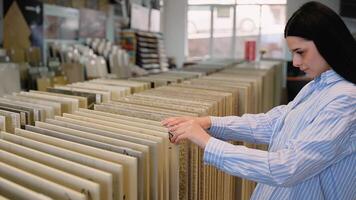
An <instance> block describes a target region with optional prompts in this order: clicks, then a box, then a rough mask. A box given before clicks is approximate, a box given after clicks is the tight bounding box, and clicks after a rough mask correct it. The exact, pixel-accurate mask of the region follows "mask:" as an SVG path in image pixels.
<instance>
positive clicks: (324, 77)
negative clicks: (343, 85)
mask: <svg viewBox="0 0 356 200" xmlns="http://www.w3.org/2000/svg"><path fill="white" fill-rule="evenodd" d="M340 80H343V78H342V77H341V76H340V75H339V74H337V73H336V72H335V71H334V70H332V69H329V70H327V71H325V72H323V73H321V74H320V75H319V76H317V77H315V79H314V81H315V83H317V84H326V85H328V84H331V83H334V82H337V81H340Z"/></svg>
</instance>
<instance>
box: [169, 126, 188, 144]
mask: <svg viewBox="0 0 356 200" xmlns="http://www.w3.org/2000/svg"><path fill="white" fill-rule="evenodd" d="M170 133H172V134H173V137H172V138H171V142H173V143H174V142H175V141H176V139H177V137H179V136H180V135H182V134H184V133H185V130H184V129H178V130H176V131H173V132H170Z"/></svg>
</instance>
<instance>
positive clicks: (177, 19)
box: [161, 0, 188, 67]
mask: <svg viewBox="0 0 356 200" xmlns="http://www.w3.org/2000/svg"><path fill="white" fill-rule="evenodd" d="M187 13H188V0H164V5H163V15H162V18H161V19H162V25H163V27H162V32H163V36H164V42H165V48H166V52H167V56H169V57H175V59H176V62H177V66H178V67H182V64H183V63H184V61H185V54H186V53H185V52H186V41H187V40H186V38H187V36H186V34H187V30H186V29H187V26H186V22H187Z"/></svg>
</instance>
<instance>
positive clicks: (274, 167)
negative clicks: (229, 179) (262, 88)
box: [204, 70, 356, 200]
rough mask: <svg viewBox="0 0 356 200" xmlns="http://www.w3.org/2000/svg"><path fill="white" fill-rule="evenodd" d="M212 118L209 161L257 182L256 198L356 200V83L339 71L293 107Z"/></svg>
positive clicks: (207, 151) (307, 91) (323, 78)
mask: <svg viewBox="0 0 356 200" xmlns="http://www.w3.org/2000/svg"><path fill="white" fill-rule="evenodd" d="M211 120H212V126H211V128H210V130H209V132H210V133H211V135H212V136H213V137H212V138H211V139H210V140H209V142H208V144H207V145H206V147H205V150H204V162H205V163H206V164H211V165H214V166H216V167H217V168H219V169H221V170H222V171H225V172H227V173H229V174H232V175H235V176H239V177H243V178H246V179H250V180H253V181H256V182H257V183H258V184H257V187H256V189H255V191H254V193H253V195H252V198H251V199H259V200H260V199H273V200H276V199H283V200H285V199H288V200H290V199H301V200H308V199H310V200H319V199H320V200H321V199H328V200H337V199H342V200H355V199H356V177H355V176H356V134H355V133H356V85H354V84H352V83H350V82H347V81H346V80H344V79H343V78H342V77H340V76H339V75H338V74H336V73H335V72H334V71H333V70H328V71H326V72H324V73H322V74H321V75H320V76H318V77H316V78H315V79H314V80H313V81H311V82H310V83H308V84H307V85H306V86H305V87H304V88H303V89H302V90H301V91H300V92H299V94H298V95H297V96H296V98H295V99H294V100H293V101H292V102H290V103H289V104H288V105H282V106H278V107H275V108H273V109H272V110H270V111H269V112H267V113H264V114H255V115H253V114H245V115H243V116H242V117H237V116H227V117H211ZM216 138H219V139H216ZM227 140H239V141H246V142H250V143H256V144H268V145H269V149H268V151H262V150H256V149H251V148H247V147H244V146H240V145H232V144H230V143H227V142H225V141H227Z"/></svg>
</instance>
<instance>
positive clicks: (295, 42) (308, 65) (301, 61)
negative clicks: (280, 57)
mask: <svg viewBox="0 0 356 200" xmlns="http://www.w3.org/2000/svg"><path fill="white" fill-rule="evenodd" d="M286 40H287V45H288V48H289V50H290V51H291V53H292V57H293V65H294V66H295V67H298V68H299V69H300V70H302V71H303V72H305V73H306V74H307V75H308V76H310V77H312V78H315V77H317V76H319V75H320V74H321V73H323V72H325V71H327V70H329V69H331V68H330V66H329V64H328V63H327V62H326V61H325V60H324V58H323V57H322V56H321V55H320V54H319V51H318V50H317V48H316V46H315V44H314V42H313V41H311V40H306V39H304V38H301V37H296V36H288V37H287V38H286Z"/></svg>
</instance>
